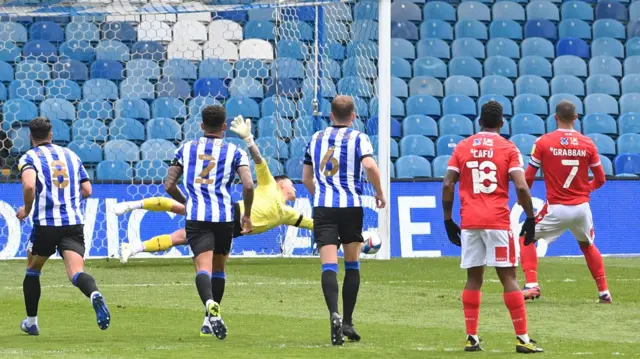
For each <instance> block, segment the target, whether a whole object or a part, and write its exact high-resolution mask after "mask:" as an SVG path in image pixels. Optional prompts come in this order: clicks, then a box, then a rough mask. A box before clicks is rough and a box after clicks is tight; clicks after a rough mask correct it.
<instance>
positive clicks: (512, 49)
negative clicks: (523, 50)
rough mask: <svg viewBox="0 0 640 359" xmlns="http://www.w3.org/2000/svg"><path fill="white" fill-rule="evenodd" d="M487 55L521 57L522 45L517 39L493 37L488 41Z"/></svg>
mask: <svg viewBox="0 0 640 359" xmlns="http://www.w3.org/2000/svg"><path fill="white" fill-rule="evenodd" d="M486 48H487V57H492V56H504V57H508V58H510V59H519V58H520V47H518V44H516V42H515V41H513V40H510V39H505V38H497V39H491V40H489V42H487V46H486Z"/></svg>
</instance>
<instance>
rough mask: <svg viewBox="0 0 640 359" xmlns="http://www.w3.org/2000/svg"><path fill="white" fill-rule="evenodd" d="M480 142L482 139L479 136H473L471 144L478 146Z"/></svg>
mask: <svg viewBox="0 0 640 359" xmlns="http://www.w3.org/2000/svg"><path fill="white" fill-rule="evenodd" d="M481 143H482V139H481V138H474V139H473V145H474V146H480V144H481Z"/></svg>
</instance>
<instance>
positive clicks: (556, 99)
mask: <svg viewBox="0 0 640 359" xmlns="http://www.w3.org/2000/svg"><path fill="white" fill-rule="evenodd" d="M564 100H567V101H569V102H571V103H572V104H574V105H576V112H577V113H578V115H582V114H583V113H584V110H583V105H582V100H580V98H578V97H577V96H576V95H572V94H569V93H559V94H555V95H553V96H551V97H550V98H549V113H552V114H553V113H555V112H556V106H557V105H558V103H560V102H561V101H564Z"/></svg>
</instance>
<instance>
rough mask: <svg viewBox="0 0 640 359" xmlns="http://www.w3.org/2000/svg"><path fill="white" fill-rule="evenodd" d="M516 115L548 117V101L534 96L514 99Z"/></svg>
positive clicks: (529, 95)
mask: <svg viewBox="0 0 640 359" xmlns="http://www.w3.org/2000/svg"><path fill="white" fill-rule="evenodd" d="M513 111H514V114H516V115H517V114H521V113H530V114H533V115H547V114H548V113H549V111H548V108H547V101H545V100H544V99H543V98H542V97H541V96H538V95H534V94H525V95H518V96H516V98H515V99H513Z"/></svg>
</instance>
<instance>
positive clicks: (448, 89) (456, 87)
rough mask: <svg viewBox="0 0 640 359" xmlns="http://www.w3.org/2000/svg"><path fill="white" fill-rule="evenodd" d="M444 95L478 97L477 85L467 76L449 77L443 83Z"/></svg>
mask: <svg viewBox="0 0 640 359" xmlns="http://www.w3.org/2000/svg"><path fill="white" fill-rule="evenodd" d="M444 88H445V93H446V95H447V96H449V95H465V96H469V97H478V84H477V83H476V82H475V81H474V80H473V79H472V78H470V77H467V76H451V77H449V78H447V79H446V80H445V82H444Z"/></svg>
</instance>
